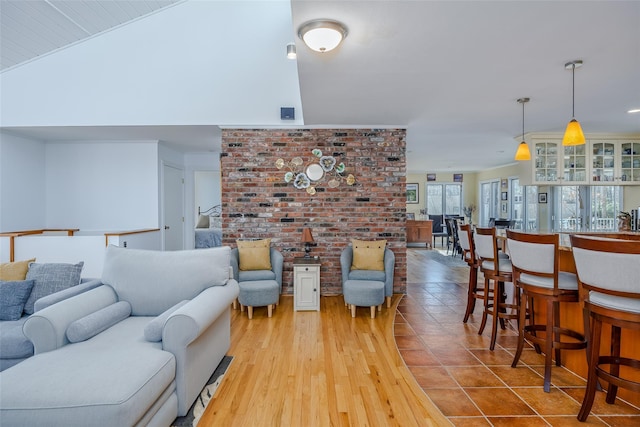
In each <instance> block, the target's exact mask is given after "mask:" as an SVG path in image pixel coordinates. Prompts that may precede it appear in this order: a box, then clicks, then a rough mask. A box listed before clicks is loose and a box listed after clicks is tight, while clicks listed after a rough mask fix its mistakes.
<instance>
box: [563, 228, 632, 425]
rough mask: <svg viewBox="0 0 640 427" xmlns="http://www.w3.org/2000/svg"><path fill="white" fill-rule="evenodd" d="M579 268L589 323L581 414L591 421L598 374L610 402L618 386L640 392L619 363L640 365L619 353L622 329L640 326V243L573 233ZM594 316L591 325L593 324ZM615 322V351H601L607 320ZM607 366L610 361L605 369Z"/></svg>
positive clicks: (582, 296)
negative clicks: (603, 330) (623, 373)
mask: <svg viewBox="0 0 640 427" xmlns="http://www.w3.org/2000/svg"><path fill="white" fill-rule="evenodd" d="M571 246H572V247H573V257H574V259H575V262H576V270H577V272H578V282H579V286H580V300H581V301H582V302H583V303H584V315H585V323H586V325H587V326H588V327H589V331H588V335H589V346H588V349H587V352H588V353H589V373H588V377H587V390H586V392H585V395H584V399H583V401H582V407H581V408H580V412H579V413H578V420H580V421H586V419H587V417H588V416H589V412H590V411H591V407H592V405H593V399H594V397H595V394H596V387H597V381H598V377H600V378H602V379H603V380H605V381H606V382H607V383H608V384H609V386H608V389H607V397H606V402H607V403H609V404H612V403H614V402H615V400H616V393H617V392H618V387H622V388H626V389H629V390H633V391H635V392H640V383H638V382H637V381H633V380H630V379H625V378H622V376H621V375H620V366H630V367H632V368H635V369H639V368H640V360H638V359H632V358H629V357H620V331H621V329H622V328H627V329H634V330H640V288H639V287H638V278H639V277H640V241H629V240H612V239H606V240H605V239H595V238H590V237H586V236H576V235H571ZM589 320H590V321H591V325H590V326H589ZM603 323H607V324H610V325H611V347H610V349H611V350H610V355H608V356H607V355H603V356H601V355H600V338H601V335H602V324H603ZM602 365H608V367H609V369H608V370H606V369H605V368H604V367H603V366H602Z"/></svg>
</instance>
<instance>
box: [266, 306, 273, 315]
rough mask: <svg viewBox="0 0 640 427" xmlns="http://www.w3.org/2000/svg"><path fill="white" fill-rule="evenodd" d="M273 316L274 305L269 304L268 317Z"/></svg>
mask: <svg viewBox="0 0 640 427" xmlns="http://www.w3.org/2000/svg"><path fill="white" fill-rule="evenodd" d="M272 314H273V304H269V305H268V306H267V317H271V315H272Z"/></svg>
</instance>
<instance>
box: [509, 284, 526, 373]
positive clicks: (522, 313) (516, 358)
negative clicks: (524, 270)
mask: <svg viewBox="0 0 640 427" xmlns="http://www.w3.org/2000/svg"><path fill="white" fill-rule="evenodd" d="M527 300H528V298H527V297H526V295H522V296H521V297H520V311H519V312H518V348H517V350H516V354H515V356H514V357H513V362H512V363H511V367H512V368H515V367H516V366H518V361H519V360H520V356H522V349H523V348H524V323H525V319H526V317H527V315H526V312H527Z"/></svg>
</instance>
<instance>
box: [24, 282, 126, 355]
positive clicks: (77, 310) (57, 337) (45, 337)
mask: <svg viewBox="0 0 640 427" xmlns="http://www.w3.org/2000/svg"><path fill="white" fill-rule="evenodd" d="M117 301H118V297H117V296H116V293H115V292H114V291H113V289H112V288H111V287H110V286H106V285H101V286H98V287H96V288H94V289H91V290H89V291H86V292H83V293H81V294H80V295H76V296H74V297H72V298H68V299H65V300H63V301H60V302H58V303H57V304H54V305H51V306H49V307H46V308H44V309H42V310H40V311H38V312H36V313H33V314H32V315H31V316H29V318H28V319H27V320H26V321H25V323H24V326H23V327H22V331H23V332H24V334H25V336H26V337H27V338H29V340H31V342H32V343H33V350H34V354H39V353H44V352H47V351H51V350H55V349H56V348H60V347H62V346H64V345H66V344H68V343H69V340H67V335H66V332H67V327H68V326H69V325H70V324H71V322H73V321H75V320H78V319H80V318H81V317H84V316H86V315H88V314H90V313H93V312H94V311H97V310H100V309H101V308H104V307H106V306H108V305H111V304H114V303H116V302H117Z"/></svg>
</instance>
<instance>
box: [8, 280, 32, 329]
mask: <svg viewBox="0 0 640 427" xmlns="http://www.w3.org/2000/svg"><path fill="white" fill-rule="evenodd" d="M31 288H33V280H16V281H12V282H5V281H2V280H0V320H19V319H20V318H21V317H22V311H23V310H24V303H25V302H27V299H28V298H29V295H30V294H31Z"/></svg>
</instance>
